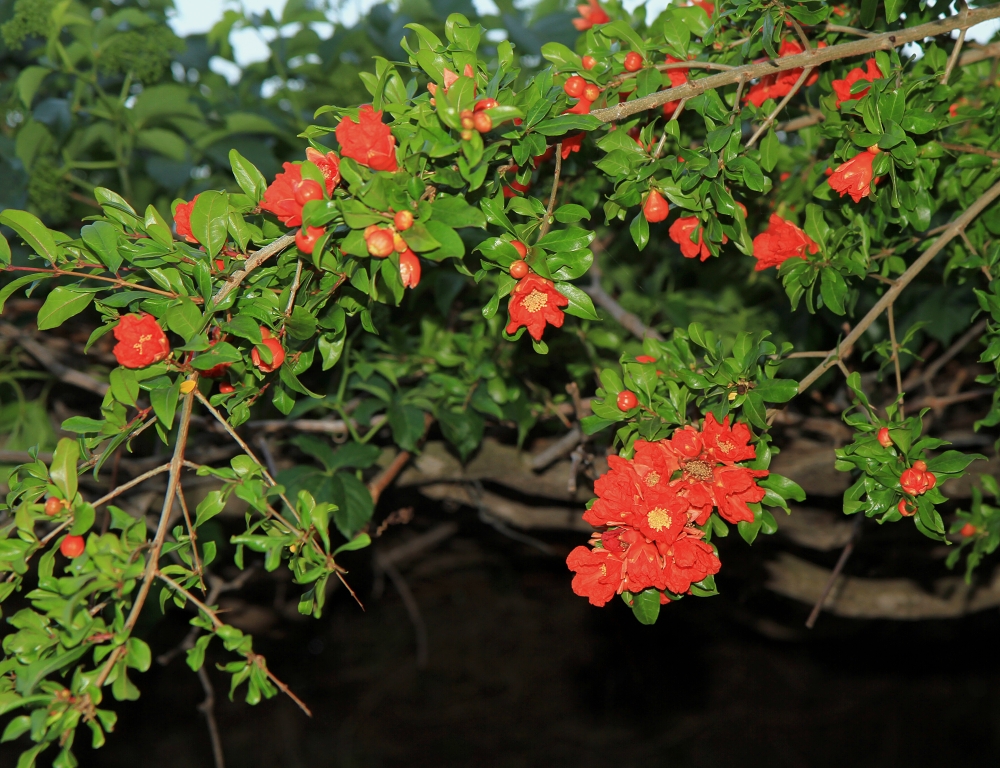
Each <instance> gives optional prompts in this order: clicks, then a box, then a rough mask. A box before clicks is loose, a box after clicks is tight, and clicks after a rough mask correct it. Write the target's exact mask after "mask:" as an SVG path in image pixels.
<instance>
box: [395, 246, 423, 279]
mask: <svg viewBox="0 0 1000 768" xmlns="http://www.w3.org/2000/svg"><path fill="white" fill-rule="evenodd" d="M399 276H400V278H402V280H403V286H404V287H406V288H416V287H417V285H418V284H419V283H420V259H418V258H417V255H416V254H415V253H414V252H413V251H411V250H410V249H409V248H407V249H406V250H404V251H403V252H402V253H400V254H399Z"/></svg>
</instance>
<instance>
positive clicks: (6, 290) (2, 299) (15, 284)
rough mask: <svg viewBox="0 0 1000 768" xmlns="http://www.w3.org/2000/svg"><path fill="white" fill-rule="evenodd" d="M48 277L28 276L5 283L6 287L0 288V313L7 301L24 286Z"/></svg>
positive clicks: (43, 275) (40, 275)
mask: <svg viewBox="0 0 1000 768" xmlns="http://www.w3.org/2000/svg"><path fill="white" fill-rule="evenodd" d="M49 277H50V276H49V275H45V274H30V275H24V276H23V277H18V278H17V279H15V280H11V281H10V282H9V283H7V285H5V286H3V288H0V312H2V311H3V306H4V304H6V303H7V299H9V298H10V297H11V296H13V295H14V294H15V293H17V292H18V291H19V290H20V289H21V288H23V287H24V286H26V285H31V284H32V283H33V282H35V281H36V280H46V279H48V278H49Z"/></svg>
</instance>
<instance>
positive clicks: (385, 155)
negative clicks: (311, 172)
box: [337, 104, 398, 173]
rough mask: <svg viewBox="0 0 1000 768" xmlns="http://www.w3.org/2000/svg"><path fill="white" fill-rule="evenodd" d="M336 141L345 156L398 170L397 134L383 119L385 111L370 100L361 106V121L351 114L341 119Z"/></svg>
mask: <svg viewBox="0 0 1000 768" xmlns="http://www.w3.org/2000/svg"><path fill="white" fill-rule="evenodd" d="M337 141H338V142H340V151H341V154H343V156H344V157H349V158H351V159H352V160H356V161H357V162H359V163H361V165H366V166H368V167H369V168H371V169H372V170H375V171H390V172H392V173H395V172H396V170H398V166H397V165H396V138H395V137H394V136H393V135H392V131H391V130H390V128H389V126H388V125H386V124H385V123H383V122H382V112H381V111H379V112H375V111H374V110H373V109H372V105H371V104H365V105H364V106H363V107H361V109H360V110H358V122H354V121H353V120H351V118H349V117H345V118H344V119H342V120H341V121H340V124H339V125H338V126H337Z"/></svg>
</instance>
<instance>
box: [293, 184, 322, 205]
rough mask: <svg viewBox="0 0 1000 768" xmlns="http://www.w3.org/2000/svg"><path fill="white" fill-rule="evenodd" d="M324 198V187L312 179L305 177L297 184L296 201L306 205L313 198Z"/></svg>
mask: <svg viewBox="0 0 1000 768" xmlns="http://www.w3.org/2000/svg"><path fill="white" fill-rule="evenodd" d="M322 199H323V187H321V186H320V185H319V182H316V181H313V180H312V179H303V180H302V181H300V182H299V183H298V184H296V185H295V202H296V203H298V204H299V205H305V204H306V203H308V202H310V201H311V200H322Z"/></svg>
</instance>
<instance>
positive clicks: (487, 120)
mask: <svg viewBox="0 0 1000 768" xmlns="http://www.w3.org/2000/svg"><path fill="white" fill-rule="evenodd" d="M472 127H473V128H475V129H476V130H477V131H479V132H480V133H489V132H490V131H492V130H493V118H491V117H490V116H489V115H487V114H486V113H485V112H476V113H474V114H473V115H472Z"/></svg>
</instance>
